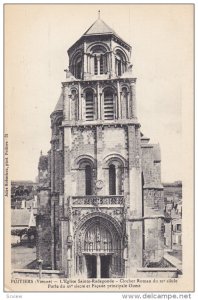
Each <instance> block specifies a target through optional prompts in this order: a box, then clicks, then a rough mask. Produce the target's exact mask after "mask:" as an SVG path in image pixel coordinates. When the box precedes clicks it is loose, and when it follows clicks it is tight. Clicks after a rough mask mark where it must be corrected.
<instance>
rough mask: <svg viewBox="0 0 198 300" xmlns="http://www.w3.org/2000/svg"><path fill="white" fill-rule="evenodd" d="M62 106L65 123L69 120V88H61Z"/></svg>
mask: <svg viewBox="0 0 198 300" xmlns="http://www.w3.org/2000/svg"><path fill="white" fill-rule="evenodd" d="M63 104H64V118H65V120H66V121H69V120H70V99H69V88H68V87H67V86H64V87H63Z"/></svg>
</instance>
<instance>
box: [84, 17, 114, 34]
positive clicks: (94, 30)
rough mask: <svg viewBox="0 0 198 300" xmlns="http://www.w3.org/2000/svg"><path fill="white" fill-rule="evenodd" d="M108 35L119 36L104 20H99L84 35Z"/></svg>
mask: <svg viewBox="0 0 198 300" xmlns="http://www.w3.org/2000/svg"><path fill="white" fill-rule="evenodd" d="M107 33H110V34H115V35H117V34H116V33H115V31H114V30H113V29H112V28H111V27H109V26H108V25H107V24H106V23H105V22H104V21H103V20H101V19H97V20H96V21H95V22H94V23H93V24H92V25H91V26H90V27H89V29H87V31H86V32H85V33H84V34H83V35H84V36H85V35H95V34H107Z"/></svg>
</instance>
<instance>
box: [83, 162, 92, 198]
mask: <svg viewBox="0 0 198 300" xmlns="http://www.w3.org/2000/svg"><path fill="white" fill-rule="evenodd" d="M92 177H93V175H92V169H91V166H90V165H86V167H85V193H86V195H92Z"/></svg>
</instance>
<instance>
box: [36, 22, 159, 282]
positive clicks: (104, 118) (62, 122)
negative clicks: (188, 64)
mask: <svg viewBox="0 0 198 300" xmlns="http://www.w3.org/2000/svg"><path fill="white" fill-rule="evenodd" d="M131 52H132V48H131V46H130V45H129V44H128V43H126V42H125V41H124V40H123V39H122V38H121V37H119V36H118V35H117V34H116V33H115V31H114V30H112V29H111V28H110V27H109V26H108V25H107V24H106V23H104V22H103V21H102V20H101V19H100V17H99V18H98V19H97V20H96V22H95V23H94V24H93V25H92V26H91V27H90V28H89V29H88V30H87V31H86V32H85V33H84V34H83V36H82V37H81V38H80V39H79V40H78V41H76V42H75V43H74V45H72V46H71V47H70V48H69V50H68V55H69V70H66V79H65V81H64V82H63V83H62V93H61V95H60V98H59V100H58V103H57V105H56V107H55V110H54V111H53V112H52V114H51V129H52V137H51V149H50V151H49V152H48V155H47V156H46V155H43V154H42V155H41V156H40V160H39V167H38V168H39V175H38V178H39V193H38V215H37V231H38V241H37V258H39V259H41V260H42V261H43V267H45V268H51V269H55V270H62V271H64V273H65V276H66V277H87V278H108V277H112V278H116V277H135V276H136V274H137V270H138V268H141V267H145V266H149V265H150V264H152V263H155V264H157V263H160V261H161V260H162V258H163V250H164V197H163V187H162V185H161V170H160V164H161V157H160V148H159V145H158V144H157V145H156V144H150V143H149V138H147V137H145V136H144V135H143V134H142V132H141V131H140V123H139V120H138V118H137V112H136V78H135V77H134V75H133V68H132V65H131V62H130V57H131Z"/></svg>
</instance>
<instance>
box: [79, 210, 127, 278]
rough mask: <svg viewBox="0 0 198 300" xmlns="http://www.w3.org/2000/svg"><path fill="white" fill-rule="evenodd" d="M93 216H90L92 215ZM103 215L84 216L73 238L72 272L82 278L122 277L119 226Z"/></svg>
mask: <svg viewBox="0 0 198 300" xmlns="http://www.w3.org/2000/svg"><path fill="white" fill-rule="evenodd" d="M92 215H93V214H92ZM116 223H117V221H115V220H113V218H112V217H110V216H108V215H105V214H101V215H100V214H98V215H97V214H94V216H92V217H87V219H86V220H85V221H84V223H83V224H82V225H81V226H79V228H78V230H77V232H76V236H75V249H74V252H75V273H76V275H77V276H82V277H86V278H111V277H120V276H122V270H123V266H122V257H121V256H122V251H121V249H122V243H121V232H120V228H119V224H116Z"/></svg>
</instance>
